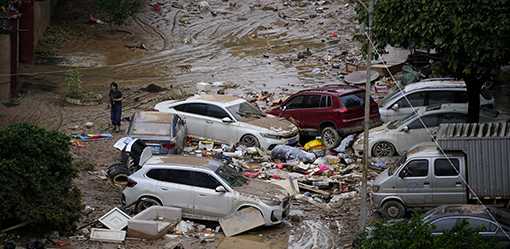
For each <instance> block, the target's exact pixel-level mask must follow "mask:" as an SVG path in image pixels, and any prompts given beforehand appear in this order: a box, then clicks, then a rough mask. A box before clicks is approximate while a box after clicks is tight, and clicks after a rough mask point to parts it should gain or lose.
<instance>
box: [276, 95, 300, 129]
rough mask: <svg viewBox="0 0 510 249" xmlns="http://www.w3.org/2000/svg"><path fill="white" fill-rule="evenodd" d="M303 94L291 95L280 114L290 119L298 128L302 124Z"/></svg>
mask: <svg viewBox="0 0 510 249" xmlns="http://www.w3.org/2000/svg"><path fill="white" fill-rule="evenodd" d="M304 101H305V95H297V96H294V97H291V98H290V99H289V100H288V101H287V102H286V103H285V104H284V105H283V106H282V112H281V116H282V117H284V118H286V119H288V120H290V121H291V122H292V123H294V124H295V125H296V126H298V127H299V128H303V126H302V113H303V111H305V109H304V104H305V102H304Z"/></svg>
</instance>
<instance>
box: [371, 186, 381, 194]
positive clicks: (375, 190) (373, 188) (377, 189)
mask: <svg viewBox="0 0 510 249" xmlns="http://www.w3.org/2000/svg"><path fill="white" fill-rule="evenodd" d="M379 189H381V187H380V186H378V185H373V186H372V190H373V191H374V192H379Z"/></svg>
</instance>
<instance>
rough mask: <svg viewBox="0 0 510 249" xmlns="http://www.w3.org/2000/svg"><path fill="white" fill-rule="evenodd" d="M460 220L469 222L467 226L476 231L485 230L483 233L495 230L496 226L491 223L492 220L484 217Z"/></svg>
mask: <svg viewBox="0 0 510 249" xmlns="http://www.w3.org/2000/svg"><path fill="white" fill-rule="evenodd" d="M462 220H463V221H464V220H465V221H467V223H468V224H469V227H470V228H472V229H474V230H476V231H478V232H485V233H487V232H489V233H490V232H496V230H497V228H498V227H497V226H496V225H495V224H493V223H492V222H490V221H488V220H485V219H480V218H465V219H462Z"/></svg>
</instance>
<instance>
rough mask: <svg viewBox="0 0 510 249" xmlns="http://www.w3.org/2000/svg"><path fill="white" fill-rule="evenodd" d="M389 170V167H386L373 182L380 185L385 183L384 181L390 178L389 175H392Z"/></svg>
mask: <svg viewBox="0 0 510 249" xmlns="http://www.w3.org/2000/svg"><path fill="white" fill-rule="evenodd" d="M388 172H389V169H385V170H384V171H383V172H381V173H379V175H377V177H376V178H375V179H374V181H373V182H372V184H373V185H379V186H380V185H381V184H383V183H384V181H386V179H388V177H389V176H390V174H389V173H388Z"/></svg>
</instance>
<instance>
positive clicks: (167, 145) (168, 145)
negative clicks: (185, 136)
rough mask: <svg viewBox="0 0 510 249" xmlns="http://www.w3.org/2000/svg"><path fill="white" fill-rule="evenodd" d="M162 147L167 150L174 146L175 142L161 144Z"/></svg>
mask: <svg viewBox="0 0 510 249" xmlns="http://www.w3.org/2000/svg"><path fill="white" fill-rule="evenodd" d="M163 148H165V149H167V150H171V149H173V148H175V144H172V143H171V144H163Z"/></svg>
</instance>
